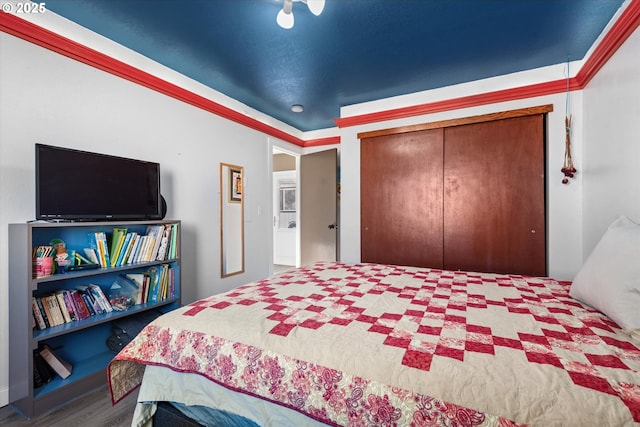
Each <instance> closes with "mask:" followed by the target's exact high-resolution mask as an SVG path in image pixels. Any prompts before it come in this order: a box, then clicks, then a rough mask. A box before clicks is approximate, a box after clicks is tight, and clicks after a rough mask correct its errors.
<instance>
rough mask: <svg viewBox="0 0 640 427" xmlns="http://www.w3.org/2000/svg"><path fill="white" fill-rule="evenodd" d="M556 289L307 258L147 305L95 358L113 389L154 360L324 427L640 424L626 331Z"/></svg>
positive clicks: (635, 370) (639, 375)
mask: <svg viewBox="0 0 640 427" xmlns="http://www.w3.org/2000/svg"><path fill="white" fill-rule="evenodd" d="M569 286H570V283H568V282H560V281H556V280H553V279H549V278H532V277H525V276H517V275H499V274H486V273H469V272H450V271H442V270H433V269H425V268H413V267H399V266H387V265H378V264H355V265H350V264H341V263H319V264H315V265H312V266H309V267H303V268H299V269H296V270H293V271H290V272H286V273H283V274H280V275H277V276H274V277H272V278H269V279H266V280H261V281H258V282H254V283H250V284H247V285H244V286H241V287H239V288H236V289H234V290H231V291H229V292H226V293H223V294H220V295H214V296H212V297H209V298H206V299H203V300H200V301H197V302H195V303H193V304H190V305H188V306H185V307H182V308H180V309H177V310H175V311H173V312H171V313H168V314H166V315H164V316H161V317H160V318H159V319H157V320H156V321H154V322H153V323H152V324H151V325H149V326H147V327H146V328H145V329H144V330H143V332H142V333H141V334H140V335H139V336H138V337H137V338H136V339H135V340H134V341H133V342H131V343H130V344H129V345H128V346H127V347H126V348H125V349H124V350H123V351H122V352H120V353H119V354H118V355H117V356H116V358H115V359H114V360H113V361H112V362H111V364H110V365H109V384H110V388H111V393H112V399H113V401H114V402H117V401H118V400H120V399H121V398H122V397H124V396H125V395H127V394H128V393H129V392H131V391H132V390H133V389H134V388H135V387H136V386H137V385H139V384H140V381H141V379H142V373H143V371H144V366H145V365H157V366H164V367H168V368H170V369H172V370H173V371H176V372H189V373H197V374H200V375H202V376H204V377H206V378H208V379H210V380H211V381H214V382H216V383H218V384H221V385H224V386H225V387H227V388H229V389H231V390H235V391H239V392H242V393H246V394H249V395H252V396H258V397H261V398H263V399H266V400H268V401H270V402H273V403H276V404H279V405H282V406H285V407H288V408H292V409H294V410H297V411H299V412H301V413H303V414H306V415H308V416H309V417H312V418H314V419H316V420H319V421H322V422H325V423H327V424H330V425H345V426H347V425H348V426H370V425H376V426H378V425H379V426H392V425H400V426H409V425H412V426H432V425H446V426H450V425H451V426H462V425H465V426H476V425H478V426H485V425H500V426H508V425H516V424H526V425H533V426H535V425H538V426H552V425H558V426H570V425H575V426H586V425H599V426H600V425H602V426H604V425H607V426H614V425H615V426H626V425H640V372H639V371H640V343H639V342H638V340H637V339H634V338H633V337H631V336H630V335H628V334H627V333H625V332H623V331H622V330H621V329H620V328H619V327H618V326H617V325H616V324H615V323H614V322H613V321H611V320H610V319H608V318H607V317H606V316H604V315H603V314H600V313H599V312H597V311H595V310H593V309H590V308H588V307H586V306H584V305H582V304H581V303H579V302H577V301H576V300H574V299H572V298H571V297H570V296H569V294H568V292H569ZM639 309H640V308H639Z"/></svg>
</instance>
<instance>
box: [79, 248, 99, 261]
mask: <svg viewBox="0 0 640 427" xmlns="http://www.w3.org/2000/svg"><path fill="white" fill-rule="evenodd" d="M83 252H84V254H85V256H86V257H87V258H88V259H89V260H90V261H91V262H92V263H93V264H100V260H99V259H98V254H97V253H96V250H95V248H84V249H83Z"/></svg>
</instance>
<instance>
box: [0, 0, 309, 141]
mask: <svg viewBox="0 0 640 427" xmlns="http://www.w3.org/2000/svg"><path fill="white" fill-rule="evenodd" d="M0 31H3V32H5V33H7V34H11V35H13V36H15V37H18V38H20V39H23V40H26V41H28V42H31V43H33V44H36V45H38V46H41V47H43V48H45V49H49V50H51V51H54V52H56V53H59V54H60V55H64V56H66V57H68V58H71V59H74V60H76V61H79V62H81V63H83V64H87V65H90V66H92V67H95V68H98V69H100V70H102V71H105V72H107V73H110V74H113V75H115V76H118V77H121V78H123V79H126V80H129V81H131V82H133V83H136V84H139V85H141V86H144V87H147V88H149V89H151V90H154V91H157V92H159V93H162V94H164V95H167V96H170V97H172V98H175V99H177V100H180V101H182V102H185V103H187V104H190V105H193V106H194V107H197V108H200V109H202V110H205V111H208V112H210V113H213V114H215V115H217V116H220V117H223V118H226V119H228V120H231V121H233V122H236V123H239V124H241V125H243V126H246V127H248V128H251V129H254V130H257V131H259V132H263V133H265V134H267V135H269V136H272V137H274V138H278V139H281V140H283V141H286V142H289V143H292V144H294V145H297V146H299V147H306V146H307V143H314V141H304V140H302V139H300V138H298V137H296V136H293V135H291V134H290V133H288V132H284V131H282V130H280V129H278V128H276V127H274V126H271V125H268V124H266V123H263V122H261V121H259V120H256V119H253V118H251V117H248V116H247V115H245V114H243V113H240V112H238V111H235V110H233V109H231V108H229V107H225V106H224V105H222V104H219V103H217V102H214V101H212V100H210V99H207V98H205V97H204V96H201V95H198V94H196V93H194V92H191V91H189V90H186V89H184V88H182V87H180V86H178V85H175V84H173V83H170V82H167V81H166V80H163V79H161V78H159V77H156V76H154V75H152V74H150V73H147V72H145V71H142V70H140V69H138V68H136V67H133V66H131V65H129V64H126V63H124V62H122V61H120V60H117V59H115V58H112V57H110V56H108V55H105V54H103V53H101V52H98V51H97V50H95V49H91V48H89V47H87V46H84V45H82V44H80V43H77V42H75V41H73V40H71V39H68V38H66V37H63V36H61V35H59V34H57V33H55V32H53V31H50V30H47V29H45V28H43V27H40V26H38V25H36V24H33V23H31V22H29V21H26V20H24V19H22V18H19V17H17V16H15V15H12V14H8V13H5V12H0Z"/></svg>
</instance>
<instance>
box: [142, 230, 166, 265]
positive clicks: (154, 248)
mask: <svg viewBox="0 0 640 427" xmlns="http://www.w3.org/2000/svg"><path fill="white" fill-rule="evenodd" d="M163 234H164V226H163V225H162V224H158V225H149V226H147V236H149V237H150V242H149V249H148V250H147V254H146V261H155V260H156V258H157V256H158V249H159V248H160V243H162V235H163Z"/></svg>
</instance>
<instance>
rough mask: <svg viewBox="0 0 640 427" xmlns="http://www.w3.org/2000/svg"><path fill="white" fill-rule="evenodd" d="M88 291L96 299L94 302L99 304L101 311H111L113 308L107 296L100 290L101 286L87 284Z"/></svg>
mask: <svg viewBox="0 0 640 427" xmlns="http://www.w3.org/2000/svg"><path fill="white" fill-rule="evenodd" d="M88 291H89V292H91V295H92V296H93V298H94V299H95V300H96V302H97V303H98V304H100V307H101V308H102V311H103V312H105V313H110V312H112V311H113V308H112V307H111V304H110V303H109V300H108V299H107V297H106V295H105V294H104V292H102V288H101V287H100V286H98V285H89V286H88Z"/></svg>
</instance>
